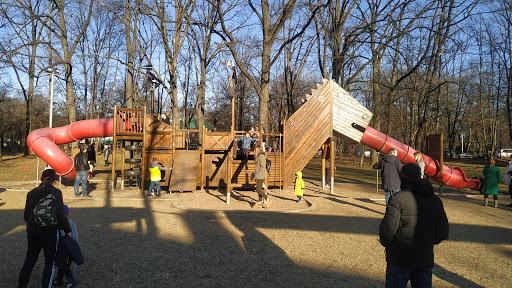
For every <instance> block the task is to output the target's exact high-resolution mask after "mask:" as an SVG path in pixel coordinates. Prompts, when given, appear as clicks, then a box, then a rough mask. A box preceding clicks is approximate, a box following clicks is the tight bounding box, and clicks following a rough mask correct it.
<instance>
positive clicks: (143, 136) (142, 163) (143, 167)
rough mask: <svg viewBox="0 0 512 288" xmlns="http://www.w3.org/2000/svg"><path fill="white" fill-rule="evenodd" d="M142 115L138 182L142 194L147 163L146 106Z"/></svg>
mask: <svg viewBox="0 0 512 288" xmlns="http://www.w3.org/2000/svg"><path fill="white" fill-rule="evenodd" d="M141 114H142V115H141V116H142V123H141V124H142V151H141V158H142V161H141V164H140V165H141V167H140V169H141V170H142V171H141V175H140V177H141V181H140V190H141V191H142V192H144V187H146V186H145V184H146V161H147V157H146V145H147V143H146V136H147V133H146V130H147V127H146V105H144V111H143V112H142V113H141Z"/></svg>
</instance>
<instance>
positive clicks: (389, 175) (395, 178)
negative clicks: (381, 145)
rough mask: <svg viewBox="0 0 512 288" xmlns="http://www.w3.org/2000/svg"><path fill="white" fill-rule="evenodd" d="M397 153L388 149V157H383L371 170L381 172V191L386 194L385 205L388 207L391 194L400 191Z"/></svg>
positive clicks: (400, 165) (399, 163) (392, 149)
mask: <svg viewBox="0 0 512 288" xmlns="http://www.w3.org/2000/svg"><path fill="white" fill-rule="evenodd" d="M397 155H398V151H397V150H396V149H394V148H391V149H389V151H388V155H384V156H383V157H382V158H380V160H379V161H378V162H377V163H375V164H373V169H380V170H382V173H381V174H382V189H384V193H385V194H386V205H388V202H389V197H391V193H393V194H394V193H396V192H398V191H400V169H401V168H402V162H400V160H399V159H398V157H397Z"/></svg>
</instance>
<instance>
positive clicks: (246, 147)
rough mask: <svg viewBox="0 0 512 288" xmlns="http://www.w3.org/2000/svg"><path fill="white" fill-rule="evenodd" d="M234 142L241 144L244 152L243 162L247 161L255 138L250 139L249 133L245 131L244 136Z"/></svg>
mask: <svg viewBox="0 0 512 288" xmlns="http://www.w3.org/2000/svg"><path fill="white" fill-rule="evenodd" d="M236 141H238V142H241V143H242V152H244V156H245V160H247V158H248V157H249V152H251V146H252V144H254V142H256V138H253V137H251V134H250V133H249V131H246V132H245V136H243V137H238V138H237V139H236Z"/></svg>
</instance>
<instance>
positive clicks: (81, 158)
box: [75, 144, 91, 197]
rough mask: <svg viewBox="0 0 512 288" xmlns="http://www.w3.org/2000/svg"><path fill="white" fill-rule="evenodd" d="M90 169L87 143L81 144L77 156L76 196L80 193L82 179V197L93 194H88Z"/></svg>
mask: <svg viewBox="0 0 512 288" xmlns="http://www.w3.org/2000/svg"><path fill="white" fill-rule="evenodd" d="M89 169H90V167H89V158H88V156H87V145H85V144H81V145H80V152H79V153H78V154H76V156H75V170H76V178H75V197H77V196H78V195H79V194H78V186H80V181H82V197H91V195H87V176H88V175H89Z"/></svg>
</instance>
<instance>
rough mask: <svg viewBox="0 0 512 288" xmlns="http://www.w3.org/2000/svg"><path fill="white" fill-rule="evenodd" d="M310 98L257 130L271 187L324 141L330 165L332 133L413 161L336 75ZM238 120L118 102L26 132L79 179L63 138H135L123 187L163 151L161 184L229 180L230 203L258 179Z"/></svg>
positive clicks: (452, 178) (435, 167) (181, 186)
mask: <svg viewBox="0 0 512 288" xmlns="http://www.w3.org/2000/svg"><path fill="white" fill-rule="evenodd" d="M306 99H307V101H306V102H305V103H304V104H303V105H302V106H301V107H300V108H299V109H298V110H297V111H296V112H295V113H294V114H293V115H292V116H291V117H290V118H289V119H288V120H286V121H285V122H283V123H282V131H281V133H279V134H273V133H260V135H259V137H260V140H263V141H264V142H266V144H267V146H271V147H273V148H274V152H267V158H268V159H270V160H271V162H272V166H271V170H270V171H269V176H268V178H267V180H266V185H267V186H268V187H288V186H289V185H290V184H291V183H292V182H293V180H294V178H295V172H297V171H301V170H302V169H304V167H305V166H306V165H307V164H308V162H309V161H310V160H311V159H312V158H313V156H314V155H315V154H316V153H317V151H318V150H319V149H320V148H323V150H324V153H323V155H322V171H325V169H324V168H325V158H326V156H327V155H326V153H325V151H326V149H325V148H326V147H327V146H328V145H333V144H332V143H333V136H336V137H340V138H342V139H343V140H344V141H352V142H355V143H362V144H365V145H367V146H369V147H371V148H374V149H376V150H377V151H380V152H382V153H387V151H389V149H391V148H395V149H397V150H398V158H399V159H400V160H401V161H402V163H409V162H414V156H413V155H414V153H415V152H416V150H414V149H413V148H411V147H410V146H408V145H406V144H403V143H401V142H399V141H397V140H395V139H393V138H391V137H389V136H388V135H385V134H383V133H381V132H379V131H376V130H375V129H373V128H371V127H369V126H368V124H369V122H370V120H371V118H372V116H373V115H372V113H371V111H369V110H368V109H366V108H365V107H364V106H362V105H361V104H360V103H359V102H358V101H357V100H356V99H354V98H353V97H352V96H351V95H350V94H349V93H348V92H347V91H345V90H344V89H343V88H341V86H339V85H338V84H337V83H335V82H334V81H332V80H324V81H323V84H321V85H320V84H319V85H318V86H317V89H316V90H312V93H311V95H307V97H306ZM233 123H234V121H233ZM233 123H232V126H231V131H228V132H215V131H209V130H207V129H206V128H204V127H203V128H202V129H177V128H176V127H174V126H171V125H168V124H165V123H164V122H162V121H160V120H159V119H158V118H156V117H154V116H152V115H149V114H148V113H147V112H146V109H145V108H144V109H127V108H118V107H115V108H114V118H113V119H99V120H83V121H78V122H75V123H71V124H70V125H67V126H64V127H59V128H53V129H52V128H42V129H38V130H34V131H33V132H31V133H30V134H29V136H28V137H27V145H28V146H29V147H30V148H31V149H32V151H33V152H34V153H35V154H36V155H38V156H39V157H40V158H41V159H43V160H44V161H45V162H46V163H48V165H50V166H51V167H53V168H54V169H55V171H56V172H57V174H59V175H62V176H63V177H66V178H70V179H74V177H75V169H74V165H73V158H71V157H69V156H68V155H66V154H65V153H64V152H63V151H61V150H60V148H59V147H58V146H57V144H64V143H70V142H74V141H79V140H81V139H84V138H91V137H107V136H113V143H114V144H116V143H117V141H118V140H120V141H129V142H130V145H123V146H124V148H122V149H123V151H122V152H123V153H121V155H122V159H121V161H122V169H121V171H120V174H121V188H123V187H124V180H125V177H128V178H138V177H140V178H138V179H141V180H142V183H141V186H142V187H141V188H142V189H144V188H145V187H147V186H148V185H149V184H148V181H147V180H146V179H145V178H146V177H145V175H146V173H148V167H149V164H150V163H151V159H152V158H153V157H157V158H158V162H160V163H161V164H163V165H164V166H166V167H172V168H173V169H172V171H171V173H165V175H164V177H162V180H161V182H162V183H161V185H162V186H164V187H165V186H168V187H169V188H168V189H169V191H195V190H196V189H197V187H199V188H200V189H204V188H205V187H210V188H218V187H226V190H227V199H226V202H227V203H229V201H230V193H231V190H232V189H233V188H253V187H254V185H255V181H254V180H251V179H250V178H251V177H250V174H251V173H252V171H254V160H253V156H252V153H251V155H250V157H249V158H248V160H247V161H245V159H243V157H241V152H240V151H239V150H238V149H237V148H238V147H237V141H236V138H237V137H239V136H242V135H243V134H244V131H235V130H234V125H233ZM195 139H202V143H201V144H200V145H199V144H196V142H195ZM113 149H114V151H113V153H112V157H113V158H112V175H111V180H112V190H113V189H114V188H115V186H116V183H117V181H116V179H117V177H118V174H117V171H116V169H115V167H116V165H115V164H116V161H117V160H116V156H115V155H116V153H115V149H116V145H113ZM125 150H129V151H130V150H131V151H140V158H135V157H133V155H131V157H128V158H125V155H126V153H125ZM133 154H135V153H133ZM330 159H334V149H330ZM423 159H424V161H425V175H427V176H428V177H430V178H432V179H434V180H435V181H438V182H440V183H444V184H445V185H447V186H451V187H456V188H470V189H474V190H476V189H478V188H479V187H480V181H479V180H476V179H467V178H466V176H465V174H464V171H462V169H460V168H453V169H452V168H450V167H448V166H445V165H440V164H439V162H438V161H437V160H435V159H433V158H432V157H430V156H428V155H425V154H423ZM330 162H331V169H330V171H331V175H330V182H331V185H330V187H331V193H333V186H334V185H332V184H333V181H334V161H330ZM126 164H128V165H126ZM166 172H167V171H166ZM323 173H324V172H322V174H323ZM322 178H323V177H322ZM323 184H324V183H323Z"/></svg>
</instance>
